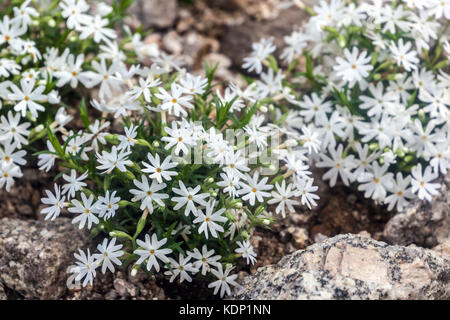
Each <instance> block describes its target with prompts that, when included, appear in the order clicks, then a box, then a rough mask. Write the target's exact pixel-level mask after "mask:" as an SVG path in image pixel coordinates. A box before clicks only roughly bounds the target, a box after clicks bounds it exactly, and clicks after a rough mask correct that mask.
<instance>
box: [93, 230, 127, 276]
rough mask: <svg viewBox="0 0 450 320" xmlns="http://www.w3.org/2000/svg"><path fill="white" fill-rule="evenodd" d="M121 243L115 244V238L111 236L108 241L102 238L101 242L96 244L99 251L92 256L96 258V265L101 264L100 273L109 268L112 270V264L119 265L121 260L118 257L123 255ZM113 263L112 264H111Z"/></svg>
mask: <svg viewBox="0 0 450 320" xmlns="http://www.w3.org/2000/svg"><path fill="white" fill-rule="evenodd" d="M122 247H123V246H122V245H121V244H118V245H116V238H113V239H112V240H111V241H110V242H109V243H108V239H104V240H103V242H102V244H99V245H98V246H97V250H98V251H100V253H96V254H94V258H95V259H96V261H95V263H96V264H97V265H100V264H102V273H105V272H106V269H109V270H110V271H111V272H114V271H115V269H114V264H116V265H118V266H121V265H122V262H121V261H120V260H119V259H118V258H119V257H121V256H123V253H124V252H123V251H122V250H120V249H122ZM113 263H114V264H113Z"/></svg>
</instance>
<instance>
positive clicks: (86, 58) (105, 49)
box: [0, 0, 158, 191]
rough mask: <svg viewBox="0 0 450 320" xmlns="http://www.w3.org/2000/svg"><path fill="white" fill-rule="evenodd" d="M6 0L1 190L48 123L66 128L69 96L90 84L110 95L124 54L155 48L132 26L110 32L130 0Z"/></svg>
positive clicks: (0, 80) (0, 39)
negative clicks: (131, 30)
mask: <svg viewBox="0 0 450 320" xmlns="http://www.w3.org/2000/svg"><path fill="white" fill-rule="evenodd" d="M10 2H11V3H10V5H8V4H6V6H3V7H4V8H2V11H1V13H0V188H5V189H6V190H7V191H10V190H11V188H12V187H13V185H14V181H15V179H17V178H20V177H22V175H23V174H22V169H21V167H22V166H24V165H25V164H26V162H27V160H29V159H28V158H27V152H28V153H30V151H31V153H33V152H36V151H40V150H42V146H41V143H39V141H40V140H42V139H43V138H45V136H46V135H47V132H48V131H52V132H54V133H56V132H66V131H67V130H68V129H67V128H66V126H67V125H68V124H69V123H70V122H71V121H72V120H73V118H74V114H75V113H74V110H73V109H74V108H73V107H71V105H72V104H73V101H77V100H79V99H80V97H81V96H83V94H84V93H86V92H88V91H89V90H90V89H92V88H94V87H97V86H100V88H99V97H100V98H104V97H106V96H108V95H110V94H111V88H116V87H118V86H120V82H121V81H123V79H117V75H116V69H117V68H119V67H120V66H121V65H123V63H124V61H125V60H126V59H127V58H130V59H134V58H136V57H140V58H145V57H149V56H155V55H158V49H157V47H156V46H155V45H146V44H144V43H143V42H142V41H141V39H140V34H135V35H133V36H131V35H130V34H127V33H125V36H124V39H123V40H121V41H120V42H119V40H118V38H119V37H118V35H117V33H116V31H115V29H114V28H115V26H116V25H119V22H120V21H122V20H123V17H124V11H125V9H126V8H127V7H128V6H129V5H130V4H131V3H132V1H126V0H122V1H113V2H112V3H113V5H112V6H109V5H106V4H105V3H103V2H99V1H96V2H93V1H91V3H93V4H92V6H91V5H88V3H87V2H86V1H85V0H62V1H31V0H26V1H10ZM123 46H128V49H131V50H128V51H126V50H125V51H124V50H122V49H120V48H122V47H123ZM111 59H113V60H114V63H108V64H107V63H106V61H108V62H109V61H111ZM80 90H81V91H80ZM74 142H76V140H75V141H73V142H72V144H73V143H74ZM55 157H56V155H40V156H39V163H38V165H39V166H40V167H41V168H43V169H45V170H46V171H47V170H49V169H50V167H51V166H50V164H51V161H54V158H55Z"/></svg>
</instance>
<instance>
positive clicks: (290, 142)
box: [285, 139, 297, 147]
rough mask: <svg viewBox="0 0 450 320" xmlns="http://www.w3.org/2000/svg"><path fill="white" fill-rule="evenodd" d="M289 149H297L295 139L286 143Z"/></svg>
mask: <svg viewBox="0 0 450 320" xmlns="http://www.w3.org/2000/svg"><path fill="white" fill-rule="evenodd" d="M285 144H286V146H287V147H295V146H296V145H297V140H295V139H288V140H286V142H285Z"/></svg>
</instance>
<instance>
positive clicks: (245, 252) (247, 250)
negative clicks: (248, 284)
mask: <svg viewBox="0 0 450 320" xmlns="http://www.w3.org/2000/svg"><path fill="white" fill-rule="evenodd" d="M236 243H237V245H238V246H239V248H236V249H235V250H234V252H236V253H240V254H242V257H243V258H245V259H246V261H247V264H250V263H251V264H255V262H256V252H255V251H254V249H253V246H252V245H251V244H250V241H248V240H244V241H242V242H240V241H238V242H236Z"/></svg>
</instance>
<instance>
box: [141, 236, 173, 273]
mask: <svg viewBox="0 0 450 320" xmlns="http://www.w3.org/2000/svg"><path fill="white" fill-rule="evenodd" d="M166 242H167V239H166V238H163V239H161V240H158V237H157V236H156V233H154V234H153V235H152V239H151V241H150V236H149V235H148V234H146V235H145V242H144V241H142V240H139V239H138V240H136V243H137V244H138V245H139V247H140V248H142V249H136V250H134V253H135V254H137V255H139V256H140V257H139V259H138V261H136V264H141V263H142V262H144V261H145V260H147V259H148V261H147V270H148V271H150V270H151V269H152V268H153V267H155V270H156V272H159V263H158V260H157V259H159V260H161V261H162V262H164V263H167V262H169V259H168V258H167V257H166V256H167V255H168V254H170V253H171V252H172V249H168V248H162V246H163V245H165V244H166Z"/></svg>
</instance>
